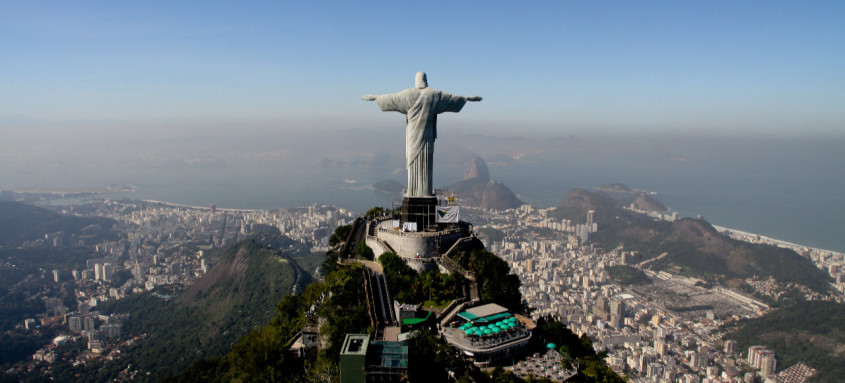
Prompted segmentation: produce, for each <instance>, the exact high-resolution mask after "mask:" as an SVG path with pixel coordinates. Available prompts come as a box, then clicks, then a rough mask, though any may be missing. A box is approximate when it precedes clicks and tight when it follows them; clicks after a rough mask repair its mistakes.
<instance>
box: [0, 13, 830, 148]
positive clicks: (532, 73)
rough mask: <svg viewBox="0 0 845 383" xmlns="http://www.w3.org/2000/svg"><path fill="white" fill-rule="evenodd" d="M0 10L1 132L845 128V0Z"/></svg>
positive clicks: (777, 130) (753, 130)
mask: <svg viewBox="0 0 845 383" xmlns="http://www.w3.org/2000/svg"><path fill="white" fill-rule="evenodd" d="M501 3H504V4H492V2H455V1H447V2H440V3H435V2H404V1H391V2H381V3H378V2H369V1H368V2H350V1H339V2H335V3H334V4H327V2H304V1H268V2H208V1H196V2H188V1H184V2H173V1H164V2H153V1H142V2H115V1H103V2H78V1H68V2H38V1H3V2H0V52H2V53H0V56H2V57H0V118H3V119H0V121H6V122H7V123H8V121H13V120H15V119H19V117H15V119H11V118H9V117H10V116H24V117H25V118H32V119H36V120H46V121H54V122H55V121H66V120H97V121H99V120H127V121H136V120H141V121H151V120H154V121H168V122H172V121H193V120H216V121H232V122H239V121H264V122H267V121H270V122H272V121H298V122H299V123H300V124H313V125H314V126H315V127H325V126H341V125H342V126H347V127H358V126H371V125H384V124H393V123H396V122H397V121H396V120H397V119H398V120H399V122H398V123H399V124H400V125H401V118H400V117H399V116H396V115H393V114H390V115H388V114H381V113H380V112H378V109H377V108H376V106H375V105H373V104H366V103H365V102H364V101H361V100H360V96H361V95H363V94H365V93H392V92H395V91H399V90H401V89H404V88H408V87H411V86H412V85H413V78H414V73H415V72H416V71H418V70H424V71H426V72H427V73H428V76H429V84H430V85H431V86H432V87H434V88H438V89H442V90H445V91H448V92H452V93H456V94H462V95H471V94H476V95H480V96H483V97H484V101H483V102H481V103H478V104H472V105H470V107H468V108H466V109H464V111H463V112H461V116H460V117H459V118H458V117H453V116H448V117H445V118H447V119H449V121H450V124H455V125H457V124H460V125H461V126H466V127H469V128H470V129H478V130H484V129H489V130H491V131H494V132H502V131H507V130H509V129H518V130H519V131H522V132H538V133H553V134H554V133H558V132H562V133H570V132H583V131H594V132H617V131H626V132H631V131H637V130H649V131H663V130H673V131H695V132H699V131H717V132H728V133H736V132H748V133H753V134H757V133H765V132H773V133H782V132H799V131H800V132H824V133H831V132H832V133H836V134H842V132H843V131H845V129H843V128H845V22H843V20H845V2H842V1H829V2H817V1H810V2H798V1H792V2H775V1H765V2H754V1H727V2H721V1H700V2H648V1H625V2H618V3H616V2H563V1H554V2H542V3H540V2H528V3H527V4H523V3H525V2H501Z"/></svg>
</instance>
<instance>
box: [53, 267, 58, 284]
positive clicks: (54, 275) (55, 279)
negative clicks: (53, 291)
mask: <svg viewBox="0 0 845 383" xmlns="http://www.w3.org/2000/svg"><path fill="white" fill-rule="evenodd" d="M53 282H56V283H59V270H53Z"/></svg>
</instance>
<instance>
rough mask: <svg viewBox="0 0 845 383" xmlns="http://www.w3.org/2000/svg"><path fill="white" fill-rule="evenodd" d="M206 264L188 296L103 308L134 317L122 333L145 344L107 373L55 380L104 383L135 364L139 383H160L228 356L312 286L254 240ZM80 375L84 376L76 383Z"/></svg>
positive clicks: (149, 295)
mask: <svg viewBox="0 0 845 383" xmlns="http://www.w3.org/2000/svg"><path fill="white" fill-rule="evenodd" d="M277 240H279V241H282V242H284V240H283V239H279V238H277ZM208 257H209V258H210V260H211V262H213V264H214V265H213V267H212V268H211V269H210V270H209V271H208V273H206V274H205V275H204V276H203V277H202V278H201V279H200V280H198V281H197V282H196V283H195V284H193V285H191V286H190V287H189V288H187V289H185V290H181V288H180V287H179V286H169V287H160V288H157V289H155V290H153V291H148V292H145V293H142V294H136V295H131V296H128V297H126V298H124V299H121V300H118V301H113V302H109V303H106V304H103V305H101V306H99V307H98V308H99V309H100V310H101V311H102V312H103V313H105V314H108V313H122V314H129V319H128V320H127V321H126V322H125V323H124V332H125V333H127V334H129V335H134V336H139V337H141V339H140V340H138V341H137V342H136V344H135V345H133V346H131V347H129V348H128V349H126V351H125V352H124V353H123V355H122V356H121V358H120V359H119V360H115V361H112V362H108V363H106V364H105V366H102V368H96V369H88V368H87V367H85V366H84V365H80V366H78V367H75V368H70V367H64V366H66V365H64V364H62V365H61V366H63V367H60V368H61V369H60V370H58V371H56V372H55V373H54V376H55V377H56V378H57V379H58V380H60V381H62V380H68V381H69V380H75V381H82V382H86V381H87V382H104V381H108V380H110V379H112V378H114V377H115V376H118V375H119V371H121V370H123V369H124V368H126V366H127V365H129V364H131V365H132V366H133V369H139V370H141V371H143V372H144V374H142V375H140V376H137V377H135V380H138V381H156V380H158V379H160V378H162V377H164V376H167V375H170V374H174V373H177V372H178V371H181V370H183V369H185V368H187V367H188V366H190V365H191V364H192V363H193V362H195V361H196V360H199V359H202V358H209V357H216V356H219V355H223V354H225V353H227V352H228V351H229V350H230V348H231V345H232V344H233V343H235V342H237V341H238V340H239V339H241V338H242V337H243V336H244V335H246V334H248V333H250V331H252V330H253V329H255V328H256V327H259V326H261V325H264V324H266V323H268V322H269V321H270V320H271V319H273V317H274V315H275V312H274V310H273V308H274V307H275V306H276V304H277V303H278V302H279V301H281V300H282V298H284V297H285V296H288V295H289V294H291V292H293V291H294V290H295V287H296V289H302V288H304V286H305V285H307V284H308V283H310V282H311V280H312V279H311V276H310V275H309V274H308V273H307V272H306V271H304V270H302V269H301V268H300V267H299V266H298V265H297V264H296V262H294V261H292V260H291V259H290V258H289V257H288V256H287V255H285V254H284V253H282V252H280V251H279V250H274V249H272V248H269V247H268V245H267V244H266V243H263V242H259V241H258V240H257V239H255V238H253V239H249V240H246V241H243V242H240V243H238V244H235V245H232V246H230V247H227V248H225V249H221V250H218V251H216V252H211V254H210V255H208ZM98 367H99V366H98ZM146 373H149V374H148V375H147V374H146ZM75 374H80V376H79V377H77V378H72V377H73V376H74V375H75Z"/></svg>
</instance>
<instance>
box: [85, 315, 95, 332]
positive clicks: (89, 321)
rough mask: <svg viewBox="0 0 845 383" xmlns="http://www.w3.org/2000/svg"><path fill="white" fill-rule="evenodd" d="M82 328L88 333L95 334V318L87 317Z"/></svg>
mask: <svg viewBox="0 0 845 383" xmlns="http://www.w3.org/2000/svg"><path fill="white" fill-rule="evenodd" d="M82 328H83V329H84V330H85V331H86V332H93V331H94V317H91V316H86V317H85V318H84V319H83V320H82Z"/></svg>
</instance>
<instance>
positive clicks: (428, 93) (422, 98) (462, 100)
mask: <svg viewBox="0 0 845 383" xmlns="http://www.w3.org/2000/svg"><path fill="white" fill-rule="evenodd" d="M361 98H362V99H364V100H366V101H373V100H375V101H376V102H378V106H379V108H381V110H382V111H384V112H399V113H402V114H404V115H405V116H406V120H407V125H406V127H405V158H406V165H407V166H408V192H407V194H406V195H405V196H406V197H431V196H433V195H434V192H433V191H434V189H433V187H432V186H433V185H432V178H433V177H432V173H433V172H432V168H433V167H432V160H433V159H434V140H435V139H436V138H437V115H438V114H440V113H443V112H455V113H457V112H460V111H461V109H462V108H463V107H464V104H466V102H467V101H481V97H478V96H469V97H464V96H456V95H453V94H449V93H446V92H441V91H439V90H436V89H431V88H429V87H428V81H427V80H426V76H425V73H424V72H417V76H416V86H415V87H413V88H411V89H405V90H403V91H400V92H399V93H394V94H384V95H378V96H376V95H371V94H368V95H365V96H364V97H361Z"/></svg>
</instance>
